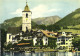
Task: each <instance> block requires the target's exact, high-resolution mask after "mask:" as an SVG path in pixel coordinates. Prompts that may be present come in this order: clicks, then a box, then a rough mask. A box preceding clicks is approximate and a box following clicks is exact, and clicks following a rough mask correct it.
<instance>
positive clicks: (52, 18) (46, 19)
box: [32, 16, 60, 25]
mask: <svg viewBox="0 0 80 56" xmlns="http://www.w3.org/2000/svg"><path fill="white" fill-rule="evenodd" d="M59 20H60V17H59V16H50V17H41V18H36V19H32V21H33V22H35V23H37V24H38V25H41V24H44V25H51V24H54V23H56V22H58V21H59Z"/></svg>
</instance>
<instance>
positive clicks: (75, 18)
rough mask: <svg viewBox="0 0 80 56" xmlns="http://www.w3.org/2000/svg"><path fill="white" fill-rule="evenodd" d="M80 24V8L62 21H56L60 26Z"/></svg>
mask: <svg viewBox="0 0 80 56" xmlns="http://www.w3.org/2000/svg"><path fill="white" fill-rule="evenodd" d="M79 24H80V8H79V9H76V10H75V11H73V12H72V13H70V14H68V15H67V16H65V17H64V18H63V19H61V20H60V21H58V22H56V23H55V25H60V26H75V25H79Z"/></svg>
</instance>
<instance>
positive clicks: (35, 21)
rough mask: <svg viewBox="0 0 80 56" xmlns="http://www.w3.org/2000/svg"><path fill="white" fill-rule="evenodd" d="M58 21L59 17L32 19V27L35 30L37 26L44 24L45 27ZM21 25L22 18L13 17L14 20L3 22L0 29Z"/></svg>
mask: <svg viewBox="0 0 80 56" xmlns="http://www.w3.org/2000/svg"><path fill="white" fill-rule="evenodd" d="M59 20H60V17H58V16H51V17H42V18H36V19H32V27H33V28H35V26H37V24H45V25H49V24H53V23H55V22H56V21H59ZM21 24H22V17H14V18H11V19H7V20H5V21H4V22H3V23H2V24H0V25H1V28H4V29H7V28H8V27H19V26H21Z"/></svg>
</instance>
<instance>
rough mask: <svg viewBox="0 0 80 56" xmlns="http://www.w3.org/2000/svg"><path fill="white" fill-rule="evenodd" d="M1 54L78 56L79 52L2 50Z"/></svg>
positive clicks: (13, 55)
mask: <svg viewBox="0 0 80 56" xmlns="http://www.w3.org/2000/svg"><path fill="white" fill-rule="evenodd" d="M3 56H80V53H79V52H78V53H77V52H75V53H72V52H40V53H39V52H38V53H19V52H4V53H3Z"/></svg>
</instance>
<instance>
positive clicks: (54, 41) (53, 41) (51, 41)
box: [48, 38, 57, 49]
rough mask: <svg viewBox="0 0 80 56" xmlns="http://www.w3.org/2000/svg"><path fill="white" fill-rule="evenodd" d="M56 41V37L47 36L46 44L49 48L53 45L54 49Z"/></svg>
mask: <svg viewBox="0 0 80 56" xmlns="http://www.w3.org/2000/svg"><path fill="white" fill-rule="evenodd" d="M56 41H57V39H56V38H49V42H48V46H49V47H50V48H53V47H54V49H55V48H56Z"/></svg>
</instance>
